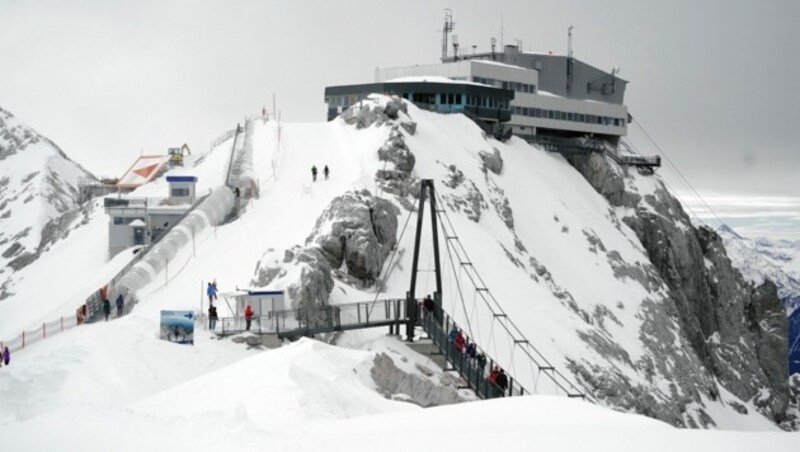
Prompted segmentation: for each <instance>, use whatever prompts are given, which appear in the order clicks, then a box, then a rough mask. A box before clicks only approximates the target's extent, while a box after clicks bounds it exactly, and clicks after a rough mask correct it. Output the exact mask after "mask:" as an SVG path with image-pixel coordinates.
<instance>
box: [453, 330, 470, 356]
mask: <svg viewBox="0 0 800 452" xmlns="http://www.w3.org/2000/svg"><path fill="white" fill-rule="evenodd" d="M453 343H455V344H456V349H458V351H460V352H461V353H464V348H465V347H466V346H467V344H466V340H465V339H464V333H463V332H462V331H461V330H458V333H456V340H455V341H453Z"/></svg>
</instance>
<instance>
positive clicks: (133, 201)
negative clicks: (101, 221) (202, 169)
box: [103, 176, 197, 258]
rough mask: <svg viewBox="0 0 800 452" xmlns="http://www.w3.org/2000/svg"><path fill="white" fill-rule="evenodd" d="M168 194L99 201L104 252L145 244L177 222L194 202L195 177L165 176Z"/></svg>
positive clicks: (119, 250) (156, 238)
mask: <svg viewBox="0 0 800 452" xmlns="http://www.w3.org/2000/svg"><path fill="white" fill-rule="evenodd" d="M167 182H169V197H165V198H157V197H148V198H141V197H129V196H122V195H121V194H118V195H117V196H109V197H106V198H105V199H104V200H103V204H104V207H105V211H106V214H107V215H108V216H109V221H108V255H109V258H112V257H114V256H115V255H117V254H118V253H119V252H121V251H123V250H125V249H127V248H130V247H133V246H147V245H149V244H150V243H152V242H153V241H154V240H158V238H159V237H161V236H162V235H163V234H165V233H166V232H167V231H169V230H170V229H171V228H172V227H173V226H175V224H177V223H178V222H179V221H180V220H181V218H183V216H184V215H185V214H186V212H187V211H188V210H189V209H190V208H191V207H192V205H194V203H195V202H196V200H197V199H196V185H197V177H195V176H167Z"/></svg>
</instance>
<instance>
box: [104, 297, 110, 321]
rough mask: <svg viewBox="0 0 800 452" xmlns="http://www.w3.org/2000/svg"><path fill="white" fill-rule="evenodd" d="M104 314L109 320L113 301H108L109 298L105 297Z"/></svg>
mask: <svg viewBox="0 0 800 452" xmlns="http://www.w3.org/2000/svg"><path fill="white" fill-rule="evenodd" d="M103 314H105V315H106V322H108V316H109V315H111V302H110V301H108V298H103Z"/></svg>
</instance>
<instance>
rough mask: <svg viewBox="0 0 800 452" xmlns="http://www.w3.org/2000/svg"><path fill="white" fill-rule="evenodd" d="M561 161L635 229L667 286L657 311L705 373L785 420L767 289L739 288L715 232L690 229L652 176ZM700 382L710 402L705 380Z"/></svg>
mask: <svg viewBox="0 0 800 452" xmlns="http://www.w3.org/2000/svg"><path fill="white" fill-rule="evenodd" d="M569 160H570V163H571V164H572V165H573V166H574V167H575V168H576V169H577V170H578V171H580V172H581V174H583V176H584V177H585V178H586V180H587V181H589V183H590V184H591V185H592V186H593V187H594V188H595V189H596V190H597V191H598V192H599V193H601V194H602V195H603V196H604V197H605V198H606V199H608V201H609V203H610V204H611V205H612V206H614V207H616V208H617V209H618V213H619V214H620V216H621V219H622V221H623V222H624V223H625V224H627V225H628V226H629V227H630V228H631V229H633V230H634V231H635V232H636V235H637V236H638V237H639V240H640V241H641V243H642V245H643V246H644V247H645V249H646V250H647V253H648V255H649V257H650V261H651V262H652V264H653V266H654V267H655V268H656V270H657V271H658V274H659V275H660V277H661V278H662V279H663V280H664V282H665V283H666V284H667V286H668V287H669V296H668V303H669V304H668V305H667V306H665V308H666V309H667V310H668V311H669V312H670V313H671V314H672V315H673V316H674V317H676V318H677V320H678V321H679V322H680V326H681V333H682V334H683V335H685V337H686V338H688V340H689V343H690V344H691V353H692V354H693V355H695V357H696V359H697V360H699V361H700V362H701V363H702V366H703V367H704V368H705V369H706V370H707V371H708V375H709V376H710V377H712V378H714V379H716V380H717V381H719V383H720V384H721V385H722V386H723V387H724V388H725V389H727V390H728V391H730V392H731V393H732V394H734V395H736V396H737V397H739V398H740V399H742V400H746V401H752V402H753V403H754V404H755V405H756V406H757V407H759V409H760V410H761V411H762V412H763V413H764V414H766V415H767V416H768V417H770V418H772V419H773V420H775V421H776V422H777V423H781V422H784V421H787V422H791V420H789V419H787V409H788V407H789V402H790V394H789V387H788V368H787V360H786V356H787V338H786V330H787V323H786V316H785V315H784V313H783V310H782V307H781V303H780V300H779V299H778V296H777V292H776V288H775V285H774V284H772V283H771V282H768V281H767V282H764V283H763V284H762V285H760V286H758V287H753V286H752V285H750V284H747V283H746V282H745V281H744V279H743V278H742V275H741V273H739V271H738V270H736V269H735V268H734V267H733V265H732V264H731V261H730V259H728V256H727V254H726V251H725V247H724V246H723V243H722V239H721V238H720V237H719V235H718V234H717V233H715V232H714V231H713V230H711V229H709V228H707V227H705V226H700V227H694V226H693V225H692V223H691V221H690V219H689V217H688V215H687V214H686V212H684V210H683V208H682V207H681V205H680V203H679V202H678V200H677V199H675V198H674V197H673V196H672V195H671V194H670V193H669V192H668V191H667V189H666V188H665V187H664V185H663V184H662V183H661V182H660V181H659V180H658V179H657V177H655V176H642V175H639V174H636V172H635V170H634V169H632V168H620V167H619V166H618V165H617V164H616V163H614V162H612V161H611V160H609V159H607V158H606V157H604V156H602V155H599V154H592V155H589V156H574V157H570V159H569ZM645 179H649V180H645ZM688 358H689V359H690V360H691V359H695V358H694V357H688ZM703 380H704V387H706V388H708V395H709V396H710V397H711V398H716V397H717V396H718V394H716V390H715V389H714V385H713V384H712V383H711V381H710V379H709V378H704V379H703ZM701 387H702V386H701Z"/></svg>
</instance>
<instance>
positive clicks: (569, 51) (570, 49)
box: [567, 25, 573, 59]
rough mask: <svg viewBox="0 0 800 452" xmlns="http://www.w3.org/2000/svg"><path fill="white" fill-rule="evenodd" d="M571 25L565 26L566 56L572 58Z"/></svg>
mask: <svg viewBox="0 0 800 452" xmlns="http://www.w3.org/2000/svg"><path fill="white" fill-rule="evenodd" d="M572 28H573V27H572V25H570V26H569V28H567V58H570V59H571V58H572Z"/></svg>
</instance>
